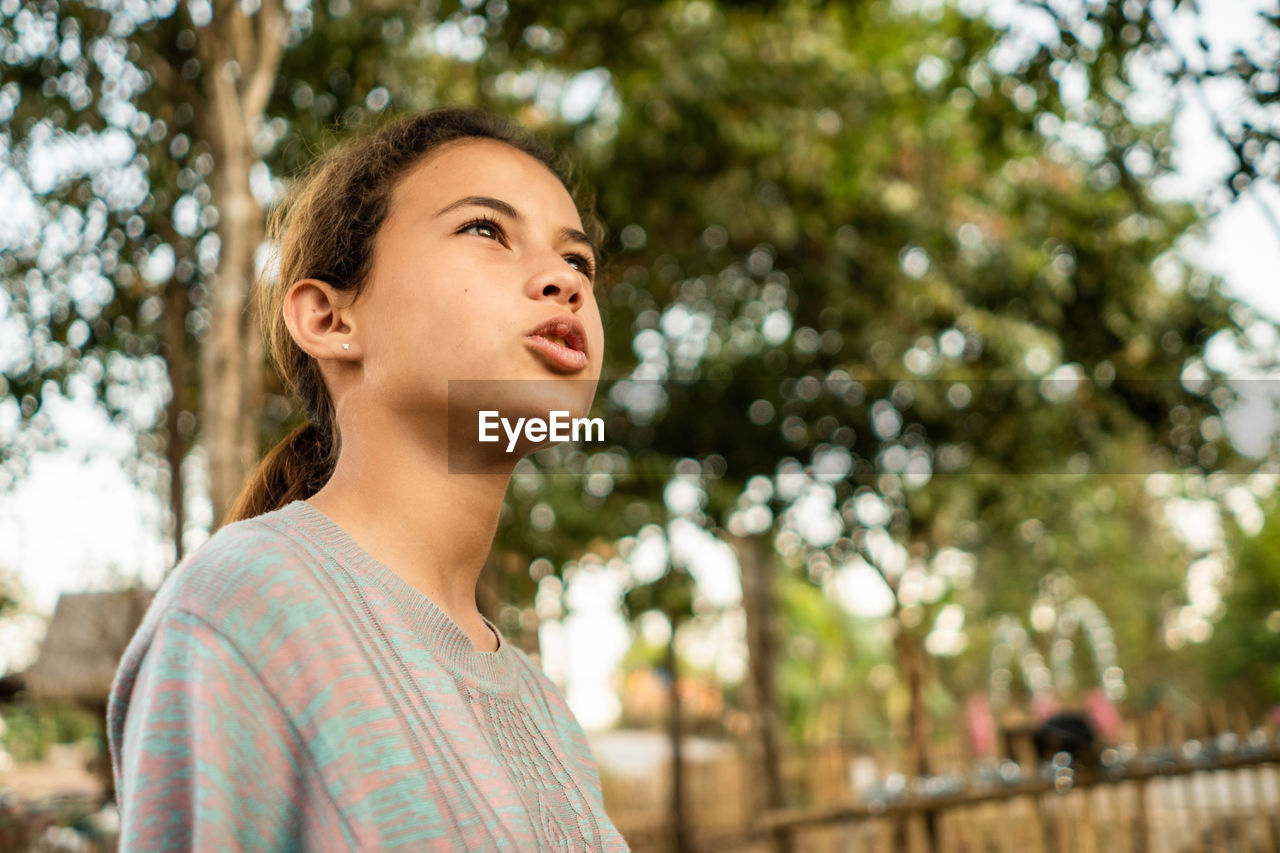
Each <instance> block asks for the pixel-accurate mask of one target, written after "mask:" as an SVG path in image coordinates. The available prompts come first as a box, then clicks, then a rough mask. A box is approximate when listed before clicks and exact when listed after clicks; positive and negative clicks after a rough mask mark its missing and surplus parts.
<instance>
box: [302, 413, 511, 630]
mask: <svg viewBox="0 0 1280 853" xmlns="http://www.w3.org/2000/svg"><path fill="white" fill-rule="evenodd" d="M352 433H353V435H352V438H353V439H354V438H355V436H358V435H361V434H365V435H368V433H367V432H365V431H352ZM389 433H390V434H389ZM444 448H445V443H443V442H438V441H437V442H429V443H424V442H423V441H422V440H421V437H420V436H411V435H401V436H396V434H395V433H394V432H390V431H380V432H379V433H378V440H377V441H359V440H358V439H357V440H348V434H346V431H344V436H343V444H342V451H341V454H340V456H339V459H338V463H337V467H336V469H335V471H334V474H333V476H332V477H331V478H330V480H329V482H328V483H326V484H325V486H324V488H322V489H320V491H318V492H317V493H316V494H315V495H313V496H312V497H311V498H309V499H308V502H309V503H310V504H311V505H312V506H314V507H315V508H316V509H318V510H320V511H321V512H323V513H324V514H325V515H327V516H328V517H329V518H330V519H332V520H333V521H334V523H336V524H337V525H338V526H339V527H341V528H342V529H343V530H344V531H346V533H347V534H348V535H349V536H350V537H351V538H352V540H354V541H355V542H356V543H357V544H358V545H360V546H361V547H362V548H364V550H366V551H368V552H369V554H370V555H372V556H373V557H374V558H375V559H377V560H378V561H379V562H381V563H382V564H383V565H385V566H386V567H387V568H388V569H390V570H391V571H393V572H395V573H396V574H397V575H399V576H400V577H402V578H403V579H404V580H405V581H406V582H408V583H409V584H411V585H413V586H414V587H415V588H416V589H418V590H420V591H421V592H422V593H423V594H424V595H426V596H427V597H428V598H430V599H431V600H432V602H434V603H435V604H436V606H438V607H439V608H440V609H441V610H443V611H444V612H445V613H446V614H448V615H449V616H450V617H451V618H452V619H453V620H454V621H455V622H457V623H458V625H459V626H460V627H461V628H462V629H463V630H464V631H466V632H467V634H468V635H469V636H470V637H471V639H472V641H473V642H474V643H475V644H476V648H477V649H480V650H482V651H493V650H494V649H495V648H496V646H497V640H496V638H495V637H494V635H493V634H492V632H491V631H490V630H489V629H488V627H487V626H486V625H485V624H484V621H483V620H482V618H481V616H480V610H479V608H478V607H477V606H476V584H477V583H478V582H479V579H480V573H481V571H482V570H483V569H484V565H485V561H486V559H487V558H488V555H489V550H490V547H491V546H492V544H493V537H494V533H495V532H496V530H497V526H498V515H499V513H500V511H501V509H502V499H503V496H504V495H505V494H506V490H507V483H508V482H509V480H510V477H511V470H512V468H514V460H513V461H512V462H511V463H510V465H500V466H494V467H491V468H490V469H489V470H490V473H484V474H460V473H451V472H450V466H449V459H448V456H447V453H446V451H445V450H444ZM456 461H457V460H455V462H456ZM456 467H457V466H456V465H455V471H456Z"/></svg>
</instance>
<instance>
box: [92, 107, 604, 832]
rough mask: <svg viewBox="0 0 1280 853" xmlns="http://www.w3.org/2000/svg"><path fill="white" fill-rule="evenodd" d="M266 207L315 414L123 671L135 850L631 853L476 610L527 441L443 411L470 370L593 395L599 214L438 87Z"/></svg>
mask: <svg viewBox="0 0 1280 853" xmlns="http://www.w3.org/2000/svg"><path fill="white" fill-rule="evenodd" d="M584 221H585V224H584ZM272 224H273V236H274V239H275V240H276V242H277V245H278V247H279V252H280V256H279V268H278V277H277V280H276V281H275V282H274V283H272V284H270V285H269V286H267V287H264V288H263V289H262V291H261V300H260V305H261V308H262V317H263V322H264V327H265V333H266V335H267V340H268V343H269V347H270V350H271V352H272V355H273V358H274V360H275V362H276V364H277V365H278V366H279V367H280V369H281V371H282V373H283V375H284V377H285V378H286V379H287V380H288V382H289V384H290V385H291V386H292V387H293V389H294V391H295V392H296V394H297V396H298V398H299V400H300V401H301V403H302V405H303V408H304V410H305V412H306V414H307V417H308V423H307V424H306V425H305V426H303V427H301V428H300V429H298V430H297V431H295V432H294V433H293V434H291V435H290V436H289V437H288V438H287V439H285V441H284V442H282V443H281V445H280V446H279V447H277V448H275V449H274V450H273V451H272V452H271V453H270V454H269V455H268V456H267V458H266V459H265V460H264V461H263V463H262V465H261V467H260V468H259V470H258V471H257V473H256V474H255V475H254V477H253V479H252V481H251V483H250V484H249V486H248V487H247V488H246V489H245V491H244V493H243V494H242V495H241V497H240V500H239V502H238V504H237V506H236V508H235V510H234V511H233V512H232V517H231V520H232V521H235V522H237V523H233V524H230V525H228V526H226V527H224V528H222V529H221V530H220V531H218V532H217V534H216V535H214V536H213V538H212V539H210V540H209V542H207V543H206V544H205V545H204V546H203V547H202V548H200V549H199V550H198V551H196V552H195V553H193V554H192V555H191V556H190V557H189V558H188V559H187V560H185V561H184V562H183V564H182V565H181V566H179V568H178V569H177V570H176V571H175V572H174V573H173V574H172V576H171V577H170V578H169V579H168V580H167V581H166V582H165V584H164V585H163V587H162V588H161V590H160V592H159V593H158V594H157V597H156V600H155V602H154V604H153V605H152V607H151V609H150V611H149V612H148V614H147V617H146V620H145V621H144V623H143V625H142V627H141V628H140V629H139V631H138V634H137V636H136V637H134V639H133V642H132V643H131V645H130V646H129V650H128V652H127V653H126V655H125V657H124V660H123V662H122V663H121V665H120V671H119V673H118V675H117V677H116V682H115V685H114V688H113V691H112V696H111V705H110V710H109V714H108V717H109V738H110V742H111V751H112V756H113V758H114V761H115V773H116V785H117V790H118V796H119V801H120V806H121V814H122V830H121V849H122V850H147V851H152V850H188V849H195V850H219V851H222V850H255V851H265V850H283V849H291V850H296V849H305V850H342V851H346V850H368V851H383V850H517V851H527V850H555V851H598V850H625V849H627V847H626V843H625V842H624V841H623V839H622V838H621V836H620V835H619V834H618V832H617V830H616V829H615V828H614V826H613V825H612V824H611V823H610V821H609V818H608V816H607V815H606V814H605V811H604V805H603V801H602V797H601V792H600V782H599V776H598V774H597V771H596V767H595V764H594V762H593V760H592V757H591V753H590V750H589V749H588V746H587V741H586V739H585V737H584V735H583V732H582V729H581V727H580V726H579V725H578V723H577V721H576V720H575V719H574V716H573V713H572V712H571V711H570V710H569V707H568V705H567V704H566V703H565V700H564V698H563V696H562V695H561V694H560V692H559V691H558V690H557V689H556V687H555V686H554V685H553V684H552V682H551V681H550V680H549V679H548V678H547V677H546V676H545V675H544V674H543V673H542V671H541V670H540V669H539V668H538V666H537V665H536V664H534V663H533V662H532V661H531V660H530V659H529V658H528V656H526V655H525V654H524V653H523V652H521V651H520V650H519V649H517V648H515V647H514V646H512V645H510V643H509V642H508V641H507V640H506V639H505V638H504V637H503V636H502V634H501V633H500V632H499V631H498V629H497V628H496V627H495V626H494V625H493V624H492V623H491V622H489V621H488V620H487V619H485V618H484V617H483V616H482V615H481V614H480V612H479V610H478V608H477V606H476V598H475V594H476V583H477V580H478V578H479V575H480V571H481V569H482V567H483V566H484V563H485V558H486V555H487V553H488V551H489V547H490V544H491V542H492V539H493V535H494V530H495V528H496V526H497V521H498V514H499V510H500V509H501V505H502V499H503V495H504V492H505V490H506V486H507V481H508V479H509V476H510V473H511V470H512V468H513V467H514V464H515V462H516V459H517V458H518V456H519V454H510V453H506V452H504V451H505V450H506V443H505V441H504V442H499V443H497V444H482V443H477V442H460V441H456V440H454V441H451V440H450V433H449V432H448V429H447V425H448V420H449V416H450V413H451V410H452V411H453V413H454V414H455V416H456V415H457V412H458V410H459V405H460V403H459V399H458V397H459V394H458V393H455V394H453V395H452V396H451V394H450V391H451V387H452V388H453V389H454V390H455V391H457V389H460V388H465V387H467V383H465V382H463V383H458V382H452V383H451V380H495V379H499V380H504V381H503V382H501V383H498V385H499V387H500V388H501V389H506V390H504V391H502V396H501V404H502V406H503V407H504V408H505V409H507V411H504V412H502V414H503V416H504V417H506V416H510V418H511V419H512V420H514V418H515V417H519V416H526V415H530V416H531V415H534V414H537V413H539V412H540V416H541V417H543V418H544V419H545V418H546V417H547V415H548V410H549V409H561V410H566V411H571V412H573V413H574V415H575V416H580V415H583V414H585V413H586V410H587V408H589V406H590V402H591V397H592V395H593V394H594V391H595V385H596V382H597V381H598V379H599V376H600V363H601V354H602V346H603V332H602V329H601V322H600V313H599V308H598V306H597V303H596V295H595V292H594V279H595V263H596V251H595V248H594V246H593V237H592V234H594V233H596V232H597V231H598V230H599V229H598V226H597V225H596V223H595V220H594V219H593V218H592V217H591V216H590V215H589V214H586V215H584V213H583V211H581V210H580V209H579V207H578V205H577V204H576V203H575V201H574V198H573V197H572V196H571V194H570V192H569V190H568V189H567V180H566V174H565V172H564V171H562V170H560V169H559V168H558V167H557V165H556V161H555V160H554V159H553V158H552V157H551V155H550V154H549V153H548V152H547V151H545V150H544V149H543V148H542V147H540V146H539V145H538V144H536V143H534V142H532V141H531V140H529V139H527V138H526V137H524V136H522V135H520V134H519V133H517V132H516V131H514V130H513V129H512V128H510V127H508V126H507V125H505V124H504V123H503V122H501V121H500V120H498V119H496V118H494V117H493V116H490V115H488V114H485V113H481V112H476V111H471V110H456V109H446V110H437V111H433V112H428V113H425V114H422V115H417V116H414V117H411V118H408V119H403V120H400V121H398V122H396V123H394V124H391V125H388V126H386V127H384V128H383V129H381V130H379V131H377V132H376V133H374V134H372V135H371V136H369V137H368V138H366V139H364V140H362V141H359V142H358V143H356V144H354V145H351V146H348V147H346V148H343V149H340V150H339V151H337V152H336V153H334V154H332V155H330V156H329V157H327V158H326V159H325V160H324V161H323V162H322V163H320V164H319V165H318V167H316V168H314V169H313V170H312V171H311V172H310V173H309V175H308V176H307V177H306V178H305V179H304V180H303V181H302V182H301V183H300V184H299V185H298V186H297V187H296V188H295V191H294V194H293V195H292V196H291V198H290V200H289V202H288V203H287V205H285V207H284V208H283V212H282V213H279V214H277V216H276V218H275V219H273V223H272ZM557 379H560V380H563V379H571V380H581V381H568V382H564V381H560V382H554V381H553V382H547V381H546V380H557ZM512 380H519V381H512ZM473 384H478V383H473ZM490 384H492V383H490ZM467 406H468V404H467V403H466V401H465V400H462V401H461V408H462V410H466V411H469V410H468V409H467ZM471 408H472V409H474V406H473V407H471ZM526 450H527V448H526ZM456 471H467V472H469V473H454V472H456Z"/></svg>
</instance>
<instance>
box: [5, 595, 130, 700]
mask: <svg viewBox="0 0 1280 853" xmlns="http://www.w3.org/2000/svg"><path fill="white" fill-rule="evenodd" d="M150 601H151V593H150V592H147V591H146V590H143V589H138V588H134V589H126V590H120V591H118V592H81V593H73V594H64V595H62V596H60V597H59V598H58V604H57V606H56V607H55V608H54V611H53V620H52V621H51V622H50V623H49V633H48V634H46V635H45V638H44V642H43V643H41V645H40V655H39V657H37V658H36V662H35V663H34V664H32V665H31V668H30V669H28V670H27V671H26V672H25V673H24V677H25V679H26V686H27V689H28V691H30V693H31V695H32V696H33V697H34V698H36V699H48V700H60V701H67V702H76V703H78V704H81V705H86V706H89V707H98V706H102V705H105V704H106V701H107V695H108V694H109V693H110V690H111V679H112V678H113V677H114V676H115V673H116V667H117V666H118V665H119V664H120V658H121V657H122V656H123V655H124V650H125V647H126V646H128V645H129V639H130V638H131V637H132V636H133V633H134V631H136V630H137V629H138V625H139V624H141V622H142V617H143V614H145V613H146V610H147V605H148V604H149V603H150Z"/></svg>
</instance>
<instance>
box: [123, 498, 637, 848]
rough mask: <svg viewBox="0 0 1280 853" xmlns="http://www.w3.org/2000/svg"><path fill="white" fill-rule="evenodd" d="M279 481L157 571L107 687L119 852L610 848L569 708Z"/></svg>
mask: <svg viewBox="0 0 1280 853" xmlns="http://www.w3.org/2000/svg"><path fill="white" fill-rule="evenodd" d="M490 628H491V629H493V631H494V633H495V634H497V636H498V642H499V648H498V650H497V651H496V652H481V651H477V650H476V649H475V647H474V645H473V644H472V642H471V640H470V639H469V638H468V637H467V635H466V633H465V632H464V631H463V630H462V629H461V628H460V627H459V626H458V625H457V623H455V622H454V621H453V620H452V619H450V618H449V617H448V616H447V615H446V614H445V613H444V612H443V611H441V610H440V609H439V608H438V607H436V605H435V604H433V603H432V602H431V600H430V599H428V598H427V597H426V596H425V595H423V594H422V593H420V592H419V591H418V590H416V589H415V588H414V587H412V586H411V585H409V584H408V583H406V582H405V581H404V580H402V579H401V578H400V577H399V576H398V575H396V574H395V573H393V572H392V571H390V570H389V569H387V568H386V567H385V566H383V565H382V564H381V563H379V562H378V561H377V560H375V559H374V558H373V557H372V556H370V555H369V554H368V553H367V552H365V551H364V550H363V549H361V548H360V547H359V546H358V545H357V544H356V543H355V542H354V541H352V540H351V539H350V537H348V536H347V535H346V534H345V533H344V532H343V531H342V530H341V528H339V527H338V526H337V525H335V524H334V523H333V522H332V521H330V520H329V519H328V518H327V517H326V516H325V515H324V514H322V513H321V512H320V511H319V510H316V509H315V508H313V507H312V506H311V505H310V504H308V503H306V502H303V501H296V502H294V503H292V504H290V505H288V506H286V507H284V508H282V509H279V510H277V511H275V512H272V513H268V514H266V515H263V516H259V517H258V518H254V519H251V520H248V521H242V522H239V523H236V524H232V525H228V526H227V527H225V528H223V529H222V530H220V531H218V533H217V534H216V535H214V536H213V537H212V538H211V539H210V540H209V541H208V542H207V543H205V545H204V546H203V547H202V548H200V549H199V550H198V551H196V552H195V553H193V554H192V555H191V556H190V557H189V558H188V559H186V560H184V561H183V563H182V564H181V565H180V566H179V567H178V569H177V570H175V571H174V572H173V574H172V575H171V576H170V577H169V578H168V580H166V581H165V583H164V584H163V585H162V586H161V588H160V591H159V593H158V594H157V596H156V599H155V601H154V602H153V603H152V605H151V608H150V610H149V611H148V612H147V616H146V618H145V619H144V621H143V623H142V626H141V627H140V628H139V629H138V633H137V635H136V636H135V637H134V638H133V641H132V642H131V643H130V645H129V648H128V651H127V652H126V653H125V656H124V659H123V661H122V662H121V664H120V670H119V672H118V673H117V675H116V680H115V684H114V685H113V687H112V691H111V700H110V707H109V710H108V737H109V740H110V745H111V754H112V758H113V761H114V765H115V775H116V787H117V794H118V798H119V802H120V806H121V817H122V827H121V845H120V849H121V850H122V851H133V850H146V851H158V850H217V851H226V850H253V851H273V850H322V851H327V850H335V851H337V850H341V851H347V850H367V851H383V850H424V851H435V850H450V851H453V850H466V851H480V850H515V851H533V850H549V851H598V850H600V851H602V850H609V851H612V850H626V849H627V845H626V843H625V842H624V841H623V839H622V837H621V836H620V835H619V834H618V831H617V829H615V828H614V826H613V824H612V823H611V822H610V820H609V818H608V816H607V815H606V814H605V811H604V804H603V801H602V797H601V792H600V781H599V776H598V774H597V771H596V767H595V763H594V761H593V759H592V756H591V752H590V749H589V748H588V746H587V741H586V738H585V737H584V735H583V733H582V729H581V727H580V726H579V725H578V722H577V720H576V719H575V718H574V716H573V713H572V712H571V711H570V710H569V707H568V705H567V704H566V703H565V701H564V698H563V696H562V695H561V694H560V692H559V691H558V690H557V689H556V687H555V685H554V684H553V683H552V682H551V681H550V679H548V678H547V676H546V675H545V674H544V673H543V672H542V670H541V669H540V668H539V667H538V666H537V665H536V664H535V663H533V661H532V660H530V659H529V657H528V656H527V655H525V654H524V653H523V652H521V651H520V650H519V649H517V648H515V647H514V646H512V645H511V644H510V643H508V642H507V641H506V639H505V638H503V637H502V636H501V634H500V633H499V632H498V631H497V629H496V628H495V627H494V626H493V625H492V624H490Z"/></svg>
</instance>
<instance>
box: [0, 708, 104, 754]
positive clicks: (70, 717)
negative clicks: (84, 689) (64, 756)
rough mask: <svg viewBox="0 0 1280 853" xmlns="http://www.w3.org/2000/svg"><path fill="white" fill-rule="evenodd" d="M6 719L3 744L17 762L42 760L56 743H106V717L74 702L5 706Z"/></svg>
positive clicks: (0, 741)
mask: <svg viewBox="0 0 1280 853" xmlns="http://www.w3.org/2000/svg"><path fill="white" fill-rule="evenodd" d="M3 721H4V726H3V729H4V731H3V737H0V743H3V745H4V751H5V752H7V753H9V755H11V756H13V759H14V760H15V761H41V760H43V759H44V756H45V752H46V750H47V748H48V746H49V744H54V743H75V742H77V741H81V740H91V741H93V742H94V743H96V744H98V746H99V748H102V746H103V729H102V720H100V719H98V717H97V716H96V715H95V714H92V713H90V712H89V711H86V710H85V709H83V708H80V707H76V706H73V705H66V704H61V703H52V704H46V703H38V702H32V701H25V702H18V703H16V704H13V705H7V706H5V708H4V715H3Z"/></svg>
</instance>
